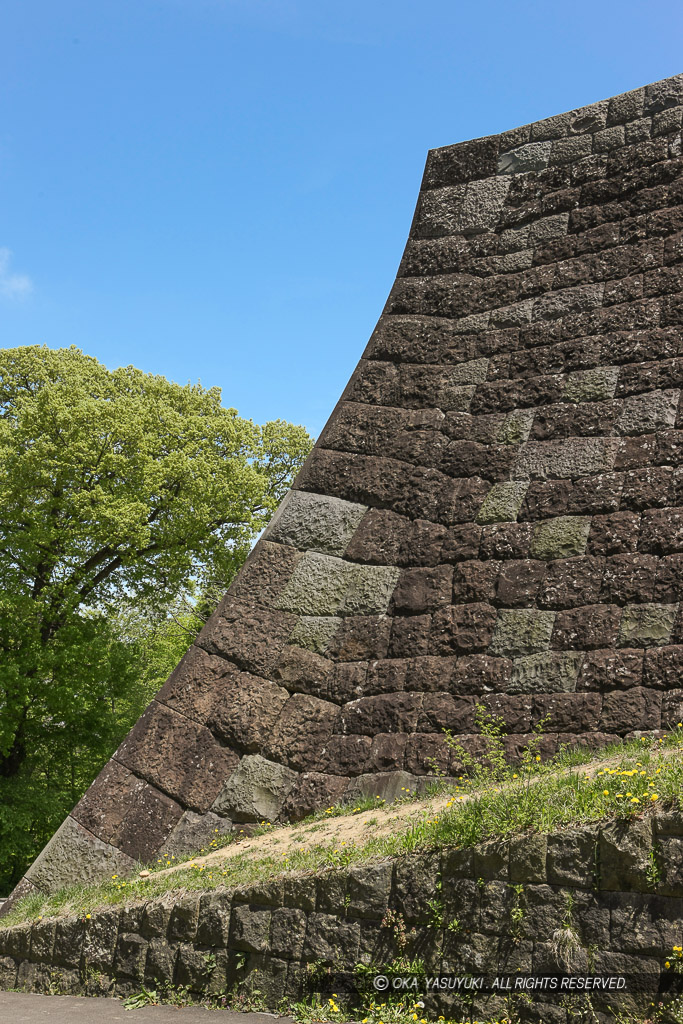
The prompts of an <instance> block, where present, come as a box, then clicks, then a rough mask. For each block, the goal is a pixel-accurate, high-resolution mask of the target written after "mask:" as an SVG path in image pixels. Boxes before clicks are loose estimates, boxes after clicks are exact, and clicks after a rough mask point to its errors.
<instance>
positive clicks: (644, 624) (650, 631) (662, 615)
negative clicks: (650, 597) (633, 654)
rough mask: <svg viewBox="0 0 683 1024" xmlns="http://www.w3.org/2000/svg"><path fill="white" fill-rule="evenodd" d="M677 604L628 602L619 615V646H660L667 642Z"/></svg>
mask: <svg viewBox="0 0 683 1024" xmlns="http://www.w3.org/2000/svg"><path fill="white" fill-rule="evenodd" d="M677 609H678V605H677V604H630V605H626V607H625V608H624V611H623V614H622V616H621V625H620V627H619V639H618V643H619V646H621V647H660V646H662V645H663V644H668V642H669V639H670V637H671V630H672V629H673V624H674V620H675V618H676V611H677Z"/></svg>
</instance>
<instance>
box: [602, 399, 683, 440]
mask: <svg viewBox="0 0 683 1024" xmlns="http://www.w3.org/2000/svg"><path fill="white" fill-rule="evenodd" d="M680 395H681V393H680V391H678V390H667V391H651V392H649V393H648V394H643V395H632V396H631V397H630V398H626V399H625V400H624V405H623V409H622V411H621V415H620V416H619V419H618V421H617V430H618V431H619V433H620V434H651V433H653V431H655V430H666V429H667V428H668V427H673V426H674V425H675V423H676V412H677V410H678V403H679V400H680Z"/></svg>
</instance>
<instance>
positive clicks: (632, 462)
mask: <svg viewBox="0 0 683 1024" xmlns="http://www.w3.org/2000/svg"><path fill="white" fill-rule="evenodd" d="M655 450H656V438H655V435H654V434H638V435H636V436H635V437H622V438H620V439H619V447H618V448H617V454H616V457H615V460H614V468H615V469H616V470H621V469H631V470H632V469H640V468H641V466H649V465H651V464H652V463H653V462H654V461H655Z"/></svg>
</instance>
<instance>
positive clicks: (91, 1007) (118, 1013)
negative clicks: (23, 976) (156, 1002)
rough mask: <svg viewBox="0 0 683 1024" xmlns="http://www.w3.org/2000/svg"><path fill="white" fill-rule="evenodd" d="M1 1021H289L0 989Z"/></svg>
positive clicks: (96, 1023)
mask: <svg viewBox="0 0 683 1024" xmlns="http://www.w3.org/2000/svg"><path fill="white" fill-rule="evenodd" d="M0 1021H2V1022H3V1024H117V1022H119V1021H126V1024H276V1022H277V1024H291V1021H290V1018H289V1017H275V1016H274V1015H273V1014H270V1013H230V1012H228V1011H227V1010H205V1009H203V1008H202V1007H195V1006H184V1007H177V1006H145V1007H143V1008H142V1009H141V1010H124V1008H123V1006H122V1005H121V1003H120V1002H119V1000H118V999H80V998H73V997H72V996H37V995H24V994H23V992H0Z"/></svg>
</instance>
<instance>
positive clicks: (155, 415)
mask: <svg viewBox="0 0 683 1024" xmlns="http://www.w3.org/2000/svg"><path fill="white" fill-rule="evenodd" d="M310 445H311V440H310V438H309V436H308V434H307V433H306V431H305V430H304V428H303V427H298V426H293V425H292V424H289V423H285V422H283V421H280V420H278V421H275V422H272V423H267V424H266V425H265V426H258V425H256V424H254V423H252V422H251V421H248V420H244V419H241V418H240V417H239V416H238V415H237V413H236V411H235V410H234V409H225V408H223V407H222V405H221V393H220V390H219V389H218V388H211V389H208V390H206V389H204V388H202V387H201V386H200V385H190V384H188V385H186V386H184V387H183V386H180V385H178V384H174V383H171V382H170V381H168V380H166V379H165V378H164V377H159V376H153V375H150V374H145V373H142V372H141V371H140V370H137V369H135V368H134V367H130V366H129V367H123V368H121V369H118V370H114V371H109V370H107V369H106V368H105V367H104V366H102V365H101V364H100V363H98V362H97V360H95V359H93V358H90V357H89V356H86V355H84V354H83V353H82V352H81V351H79V350H78V349H76V348H73V347H72V348H70V349H59V350H51V349H48V348H46V347H40V346H30V347H25V348H16V349H4V350H0V889H2V888H7V886H8V885H10V884H11V883H12V882H14V881H16V880H17V877H18V875H20V873H21V871H22V869H23V868H24V866H25V864H26V861H27V860H28V859H29V858H30V857H31V856H32V855H33V854H34V852H35V851H36V848H37V847H39V846H40V845H41V844H42V843H43V842H44V841H45V840H46V839H47V838H49V835H50V834H51V832H52V831H53V830H54V828H55V827H56V826H57V825H58V824H59V822H60V820H61V819H62V818H63V817H64V814H65V813H66V812H68V810H69V809H70V808H71V806H72V805H73V803H74V802H75V800H77V799H78V797H79V795H80V794H81V793H82V792H83V790H84V789H85V788H86V786H87V785H88V784H89V782H90V781H91V780H92V778H93V777H94V775H95V774H96V773H97V771H98V770H99V768H100V767H101V765H102V764H103V763H104V761H105V760H106V758H107V757H108V756H109V755H110V754H111V752H112V751H113V749H114V748H115V746H116V745H117V743H118V742H119V741H120V739H121V738H122V737H123V736H124V735H125V733H126V732H127V731H128V729H129V728H130V726H131V725H132V723H133V722H134V721H135V719H136V718H137V717H138V716H139V714H140V712H141V710H142V709H143V708H144V706H145V705H146V703H147V702H148V700H149V698H150V696H151V694H152V693H153V692H154V690H155V689H156V687H157V686H158V685H159V684H160V682H162V681H163V678H164V677H165V675H166V674H167V673H168V671H169V670H170V668H172V667H173V665H174V664H175V662H176V661H177V660H178V657H179V656H180V655H181V654H182V652H183V650H184V649H185V648H186V647H187V646H188V644H189V643H190V641H191V638H192V634H193V631H196V628H197V626H198V620H197V616H196V614H195V613H194V612H193V611H192V605H191V604H190V606H189V610H188V606H187V603H186V602H187V600H188V596H189V598H190V601H192V595H194V597H195V598H197V597H198V598H199V599H200V604H201V597H202V594H205V593H206V592H207V591H208V590H210V589H211V585H212V581H216V580H220V581H221V582H222V584H223V585H224V586H225V585H227V584H228V583H229V581H230V579H231V578H232V576H233V575H234V573H235V572H236V571H237V569H238V568H239V566H240V564H241V563H242V561H243V560H244V557H245V555H246V553H247V552H248V550H249V547H250V545H251V543H252V542H253V539H254V537H255V536H256V535H257V534H258V532H259V531H260V530H261V529H262V528H263V526H264V525H265V524H266V523H267V521H268V519H269V517H270V515H271V514H272V512H273V511H274V509H275V508H276V507H277V505H278V503H279V501H280V499H281V497H282V495H283V493H284V491H285V489H286V488H287V487H288V486H289V484H290V483H291V479H292V476H293V474H294V473H295V471H296V470H297V469H298V468H299V466H300V465H301V463H302V461H303V459H304V458H305V456H306V455H307V453H308V451H309V450H310ZM183 602H185V606H184V610H183ZM204 603H206V602H204ZM169 615H170V617H169Z"/></svg>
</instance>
